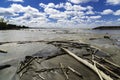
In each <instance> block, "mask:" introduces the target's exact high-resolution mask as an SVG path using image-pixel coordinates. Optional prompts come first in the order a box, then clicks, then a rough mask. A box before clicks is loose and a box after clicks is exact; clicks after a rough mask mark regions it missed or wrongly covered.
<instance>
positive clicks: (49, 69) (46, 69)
mask: <svg viewBox="0 0 120 80" xmlns="http://www.w3.org/2000/svg"><path fill="white" fill-rule="evenodd" d="M59 69H68V68H44V69H41V70H38V71H35V72H36V73H40V72H46V71H48V72H50V71H52V70H59Z"/></svg>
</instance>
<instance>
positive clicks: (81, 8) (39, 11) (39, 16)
mask: <svg viewBox="0 0 120 80" xmlns="http://www.w3.org/2000/svg"><path fill="white" fill-rule="evenodd" d="M0 18H4V19H5V21H8V23H9V24H16V25H24V26H29V27H65V28H66V27H82V28H90V27H97V26H104V25H108V26H109V25H110V26H111V25H115V26H118V25H120V0H1V1H0Z"/></svg>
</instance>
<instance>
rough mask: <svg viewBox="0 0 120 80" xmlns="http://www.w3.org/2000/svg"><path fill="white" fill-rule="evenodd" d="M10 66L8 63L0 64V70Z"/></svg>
mask: <svg viewBox="0 0 120 80" xmlns="http://www.w3.org/2000/svg"><path fill="white" fill-rule="evenodd" d="M10 66H11V65H9V64H8V65H1V66H0V70H2V69H5V68H8V67H10Z"/></svg>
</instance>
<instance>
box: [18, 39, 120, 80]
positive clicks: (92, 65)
mask: <svg viewBox="0 0 120 80" xmlns="http://www.w3.org/2000/svg"><path fill="white" fill-rule="evenodd" d="M47 44H52V45H54V46H56V47H58V48H60V49H61V51H62V53H61V54H59V55H64V54H67V55H70V56H71V57H73V58H74V59H75V60H77V61H78V62H80V63H82V64H84V65H85V66H87V67H88V68H89V69H91V70H92V71H93V72H95V73H96V74H97V75H98V77H99V79H100V80H118V79H120V66H119V65H117V64H115V63H113V62H112V61H109V60H107V59H105V58H103V57H100V56H98V55H96V53H97V52H98V51H99V50H96V49H95V48H92V47H90V45H89V44H83V43H79V42H71V41H69V42H68V41H67V42H66V41H51V42H48V43H47ZM81 48H85V49H86V51H88V53H87V54H83V56H79V55H78V54H76V53H74V51H72V50H73V49H81ZM59 55H52V56H49V57H46V58H44V57H39V56H38V57H34V56H27V57H26V58H25V60H24V61H22V62H21V63H20V66H19V68H18V71H17V74H18V75H19V77H20V79H21V80H22V77H24V74H25V73H26V72H27V71H28V70H30V69H31V67H30V66H31V63H32V62H33V61H35V62H37V63H38V64H39V65H41V62H43V61H45V60H49V59H51V58H54V57H56V56H59ZM54 70H61V71H62V72H63V75H64V77H65V79H66V80H69V75H68V72H69V71H71V72H73V73H74V74H75V75H77V76H79V77H80V79H82V80H84V76H83V75H82V74H81V73H80V72H79V71H77V70H75V69H74V68H72V67H70V66H67V67H66V66H64V65H63V63H59V67H54V68H44V69H40V70H35V71H34V73H35V74H36V75H38V77H39V78H40V79H42V80H45V77H43V76H41V75H40V74H39V73H42V72H50V71H54ZM34 78H35V77H34ZM31 80H33V79H31ZM34 80H37V79H34Z"/></svg>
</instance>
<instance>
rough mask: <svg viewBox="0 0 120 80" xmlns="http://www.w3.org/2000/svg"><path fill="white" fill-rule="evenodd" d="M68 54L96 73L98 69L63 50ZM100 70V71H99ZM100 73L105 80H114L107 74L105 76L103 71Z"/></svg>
mask: <svg viewBox="0 0 120 80" xmlns="http://www.w3.org/2000/svg"><path fill="white" fill-rule="evenodd" d="M62 49H63V50H64V51H65V52H66V53H68V54H69V55H70V56H72V57H73V58H75V59H76V60H77V61H79V62H81V63H83V64H84V65H85V66H87V67H89V68H90V69H91V70H93V71H94V72H95V73H97V72H96V69H95V67H94V66H93V65H92V64H91V63H89V62H88V61H86V60H84V59H82V58H80V57H78V56H77V55H75V54H74V53H72V52H71V51H69V50H68V49H65V48H62ZM98 70H99V69H98ZM99 73H100V74H101V76H102V77H103V78H104V79H105V80H113V79H112V78H111V77H110V76H108V75H107V74H105V73H104V72H103V71H101V70H99Z"/></svg>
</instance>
